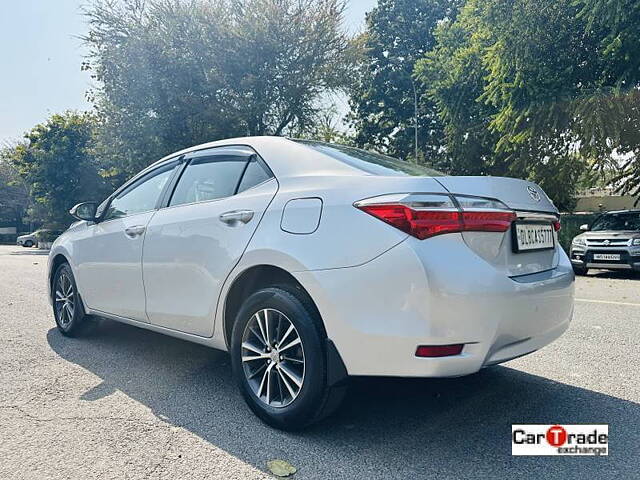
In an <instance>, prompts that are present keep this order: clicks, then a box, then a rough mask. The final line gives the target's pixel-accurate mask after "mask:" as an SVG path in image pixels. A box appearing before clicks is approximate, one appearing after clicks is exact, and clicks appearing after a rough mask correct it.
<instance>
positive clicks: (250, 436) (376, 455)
mask: <svg viewBox="0 0 640 480" xmlns="http://www.w3.org/2000/svg"><path fill="white" fill-rule="evenodd" d="M92 323H93V322H92ZM47 340H48V342H49V345H50V346H51V348H52V349H53V350H54V351H55V352H57V353H58V354H59V355H60V356H61V357H63V358H64V359H66V360H68V361H69V362H72V363H75V364H77V365H80V366H81V367H83V368H85V369H87V370H88V371H90V372H92V373H93V374H95V375H97V376H98V377H100V378H101V379H102V382H101V383H100V384H99V385H98V386H96V387H94V388H92V389H90V390H89V391H87V392H84V393H83V394H82V395H81V396H80V399H81V400H84V401H96V400H98V399H100V398H103V397H104V396H107V395H109V394H111V393H112V392H114V391H116V390H120V391H122V392H123V393H125V394H126V395H128V396H129V397H131V398H132V399H134V400H136V401H137V402H140V403H142V404H144V405H146V406H147V407H149V408H150V409H151V410H152V411H153V412H154V413H155V415H157V416H158V417H160V418H161V419H163V420H164V421H166V422H170V423H171V424H173V425H175V426H178V427H182V428H185V429H187V430H189V431H191V432H193V433H194V434H196V435H198V436H199V437H200V438H202V439H203V440H205V441H207V442H209V443H210V444H212V445H215V446H216V447H218V448H221V449H223V450H225V451H227V452H229V453H230V454H232V455H233V456H235V457H237V458H239V459H241V460H243V461H245V462H247V463H249V464H251V465H254V466H256V467H257V468H259V469H262V470H264V469H265V463H266V461H268V460H270V459H274V458H282V459H286V460H287V461H289V462H291V463H292V464H293V465H295V466H296V467H297V468H298V470H299V472H298V473H297V474H296V476H295V477H296V478H298V479H300V478H322V479H326V478H331V479H336V478H345V479H357V478H363V479H365V478H366V479H373V478H403V479H413V478H426V477H438V478H504V477H510V478H538V477H540V478H542V477H545V478H546V477H548V476H549V475H550V474H552V476H553V477H555V478H565V479H566V478H581V477H584V478H586V477H587V476H588V477H589V478H609V477H610V478H613V477H616V478H632V477H633V476H634V475H637V467H638V463H637V458H638V453H640V449H639V446H638V442H637V427H638V425H640V406H639V405H638V404H636V403H634V402H631V401H627V400H622V399H619V398H616V397H613V396H610V395H605V394H602V393H598V392H594V391H590V390H586V389H583V388H578V387H575V386H571V385H567V384H564V383H560V382H556V381H552V380H549V379H546V378H543V377H539V376H536V375H531V374H528V373H524V372H522V371H519V370H515V369H511V368H506V367H493V368H490V369H486V370H483V371H481V372H480V373H478V374H475V375H471V376H468V377H463V378H457V379H389V378H387V379H384V378H356V379H353V380H352V382H351V386H350V391H349V393H348V395H347V398H346V400H345V403H344V405H343V406H342V407H341V408H340V410H339V411H338V412H337V413H336V414H335V415H334V416H332V417H330V418H329V419H327V420H325V421H323V422H321V423H320V424H317V425H315V426H314V427H312V428H310V429H308V430H306V431H303V432H298V433H285V432H280V431H277V430H274V429H271V428H269V427H267V426H265V425H264V424H262V423H261V422H260V421H259V420H258V419H257V418H256V417H255V416H254V415H253V414H252V413H251V412H250V410H249V409H248V408H247V407H246V406H245V404H244V402H243V400H242V398H241V396H240V394H239V393H238V391H237V389H236V386H235V384H234V382H233V380H232V378H231V369H230V364H229V357H228V355H227V354H226V353H224V352H219V351H216V350H212V349H209V348H207V347H204V346H200V345H196V344H191V343H188V342H184V341H181V340H178V339H174V338H171V337H167V336H163V335H160V334H156V333H153V332H150V331H146V330H143V329H138V328H135V327H131V326H128V325H124V324H120V323H117V322H113V321H110V320H97V321H96V322H95V323H94V324H92V325H91V326H90V327H89V328H88V331H87V332H86V333H85V335H83V336H82V337H81V338H77V339H73V338H65V337H63V336H62V335H61V334H60V333H59V332H58V331H57V330H56V329H51V330H50V331H49V332H48V333H47ZM594 361H595V359H594ZM513 423H544V424H551V423H565V424H575V423H609V424H610V433H611V450H612V454H611V456H609V457H607V458H606V459H605V458H580V457H570V458H562V459H560V458H554V457H512V456H511V443H510V442H511V441H510V435H511V424H513ZM203 461H206V459H203ZM518 474H520V475H521V476H514V475H518Z"/></svg>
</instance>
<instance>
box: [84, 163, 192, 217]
mask: <svg viewBox="0 0 640 480" xmlns="http://www.w3.org/2000/svg"><path fill="white" fill-rule="evenodd" d="M183 157H184V155H181V156H179V157H173V158H169V159H168V160H166V161H165V162H162V163H161V164H159V165H154V166H153V168H145V169H144V170H142V171H141V172H140V173H138V174H137V175H135V176H134V177H133V178H131V179H130V180H128V181H127V182H125V183H124V184H122V185H121V186H120V187H119V188H118V189H116V191H115V192H113V193H112V194H111V195H110V196H109V197H107V204H106V205H105V207H104V210H103V211H102V213H101V214H100V218H98V219H97V222H96V223H108V222H111V221H113V220H120V219H123V218H127V217H132V216H134V215H140V214H143V213H148V212H152V211H154V210H158V209H159V208H161V202H162V200H163V199H164V197H165V195H166V192H167V188H168V187H169V185H171V184H172V182H173V181H174V179H175V177H176V173H177V172H178V171H179V170H181V163H182V161H183ZM173 162H176V165H175V166H174V167H173V172H172V174H171V176H170V177H169V181H168V182H167V184H166V185H165V186H164V187H163V189H162V192H160V195H159V196H158V200H156V204H155V206H154V207H153V208H152V209H150V210H145V211H143V212H136V213H132V214H129V215H124V216H122V217H115V218H108V219H105V215H106V214H107V212H108V211H109V207H110V206H111V203H112V202H113V201H114V200H115V199H116V198H118V196H119V195H121V194H124V193H127V192H128V191H129V190H133V189H134V188H136V187H137V186H138V185H140V184H142V183H144V182H145V181H146V180H148V179H149V178H148V177H150V176H154V175H153V174H154V172H157V171H158V170H160V169H162V168H165V167H166V166H167V165H169V164H171V163H173ZM182 168H183V167H182ZM156 175H157V173H156Z"/></svg>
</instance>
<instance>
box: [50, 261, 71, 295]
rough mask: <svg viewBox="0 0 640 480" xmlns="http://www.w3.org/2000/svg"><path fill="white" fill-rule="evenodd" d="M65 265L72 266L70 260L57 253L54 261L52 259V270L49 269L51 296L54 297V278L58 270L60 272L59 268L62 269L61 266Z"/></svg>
mask: <svg viewBox="0 0 640 480" xmlns="http://www.w3.org/2000/svg"><path fill="white" fill-rule="evenodd" d="M63 263H68V264H69V265H71V262H69V259H68V258H67V257H66V256H65V255H64V254H63V253H57V254H56V255H55V256H54V257H53V258H52V259H51V268H50V269H49V279H48V282H49V294H50V295H51V296H53V277H54V275H55V273H56V270H58V267H60V265H62V264H63Z"/></svg>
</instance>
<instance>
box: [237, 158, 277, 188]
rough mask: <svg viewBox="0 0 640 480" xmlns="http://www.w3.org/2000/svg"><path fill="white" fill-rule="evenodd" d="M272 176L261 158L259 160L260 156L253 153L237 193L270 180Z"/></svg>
mask: <svg viewBox="0 0 640 480" xmlns="http://www.w3.org/2000/svg"><path fill="white" fill-rule="evenodd" d="M272 176H273V175H271V172H270V171H269V170H268V169H267V168H266V167H265V166H264V165H263V164H262V162H261V161H260V160H258V157H257V156H256V155H252V156H251V161H250V162H249V165H247V169H246V170H245V171H244V175H243V176H242V181H241V182H240V185H239V186H238V192H237V193H240V192H244V191H245V190H248V189H250V188H251V187H255V186H256V185H260V184H261V183H262V182H264V181H266V180H269V179H270V178H271V177H272Z"/></svg>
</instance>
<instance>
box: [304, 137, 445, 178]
mask: <svg viewBox="0 0 640 480" xmlns="http://www.w3.org/2000/svg"><path fill="white" fill-rule="evenodd" d="M295 141H296V142H298V143H302V144H304V145H306V146H307V147H311V148H313V149H314V150H317V151H318V152H321V153H324V154H326V155H329V156H330V157H332V158H334V159H336V160H338V161H340V162H342V163H345V164H347V165H349V166H350V167H353V168H357V169H358V170H362V171H363V172H365V173H368V174H370V175H379V176H411V177H440V176H442V175H444V174H443V173H441V172H439V171H437V170H434V169H433V168H429V167H426V166H424V165H416V164H415V163H410V162H406V161H404V160H399V159H397V158H393V157H388V156H386V155H381V154H379V153H375V152H369V151H367V150H362V149H360V148H355V147H347V146H345V145H336V144H334V143H325V142H317V141H313V140H295Z"/></svg>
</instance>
